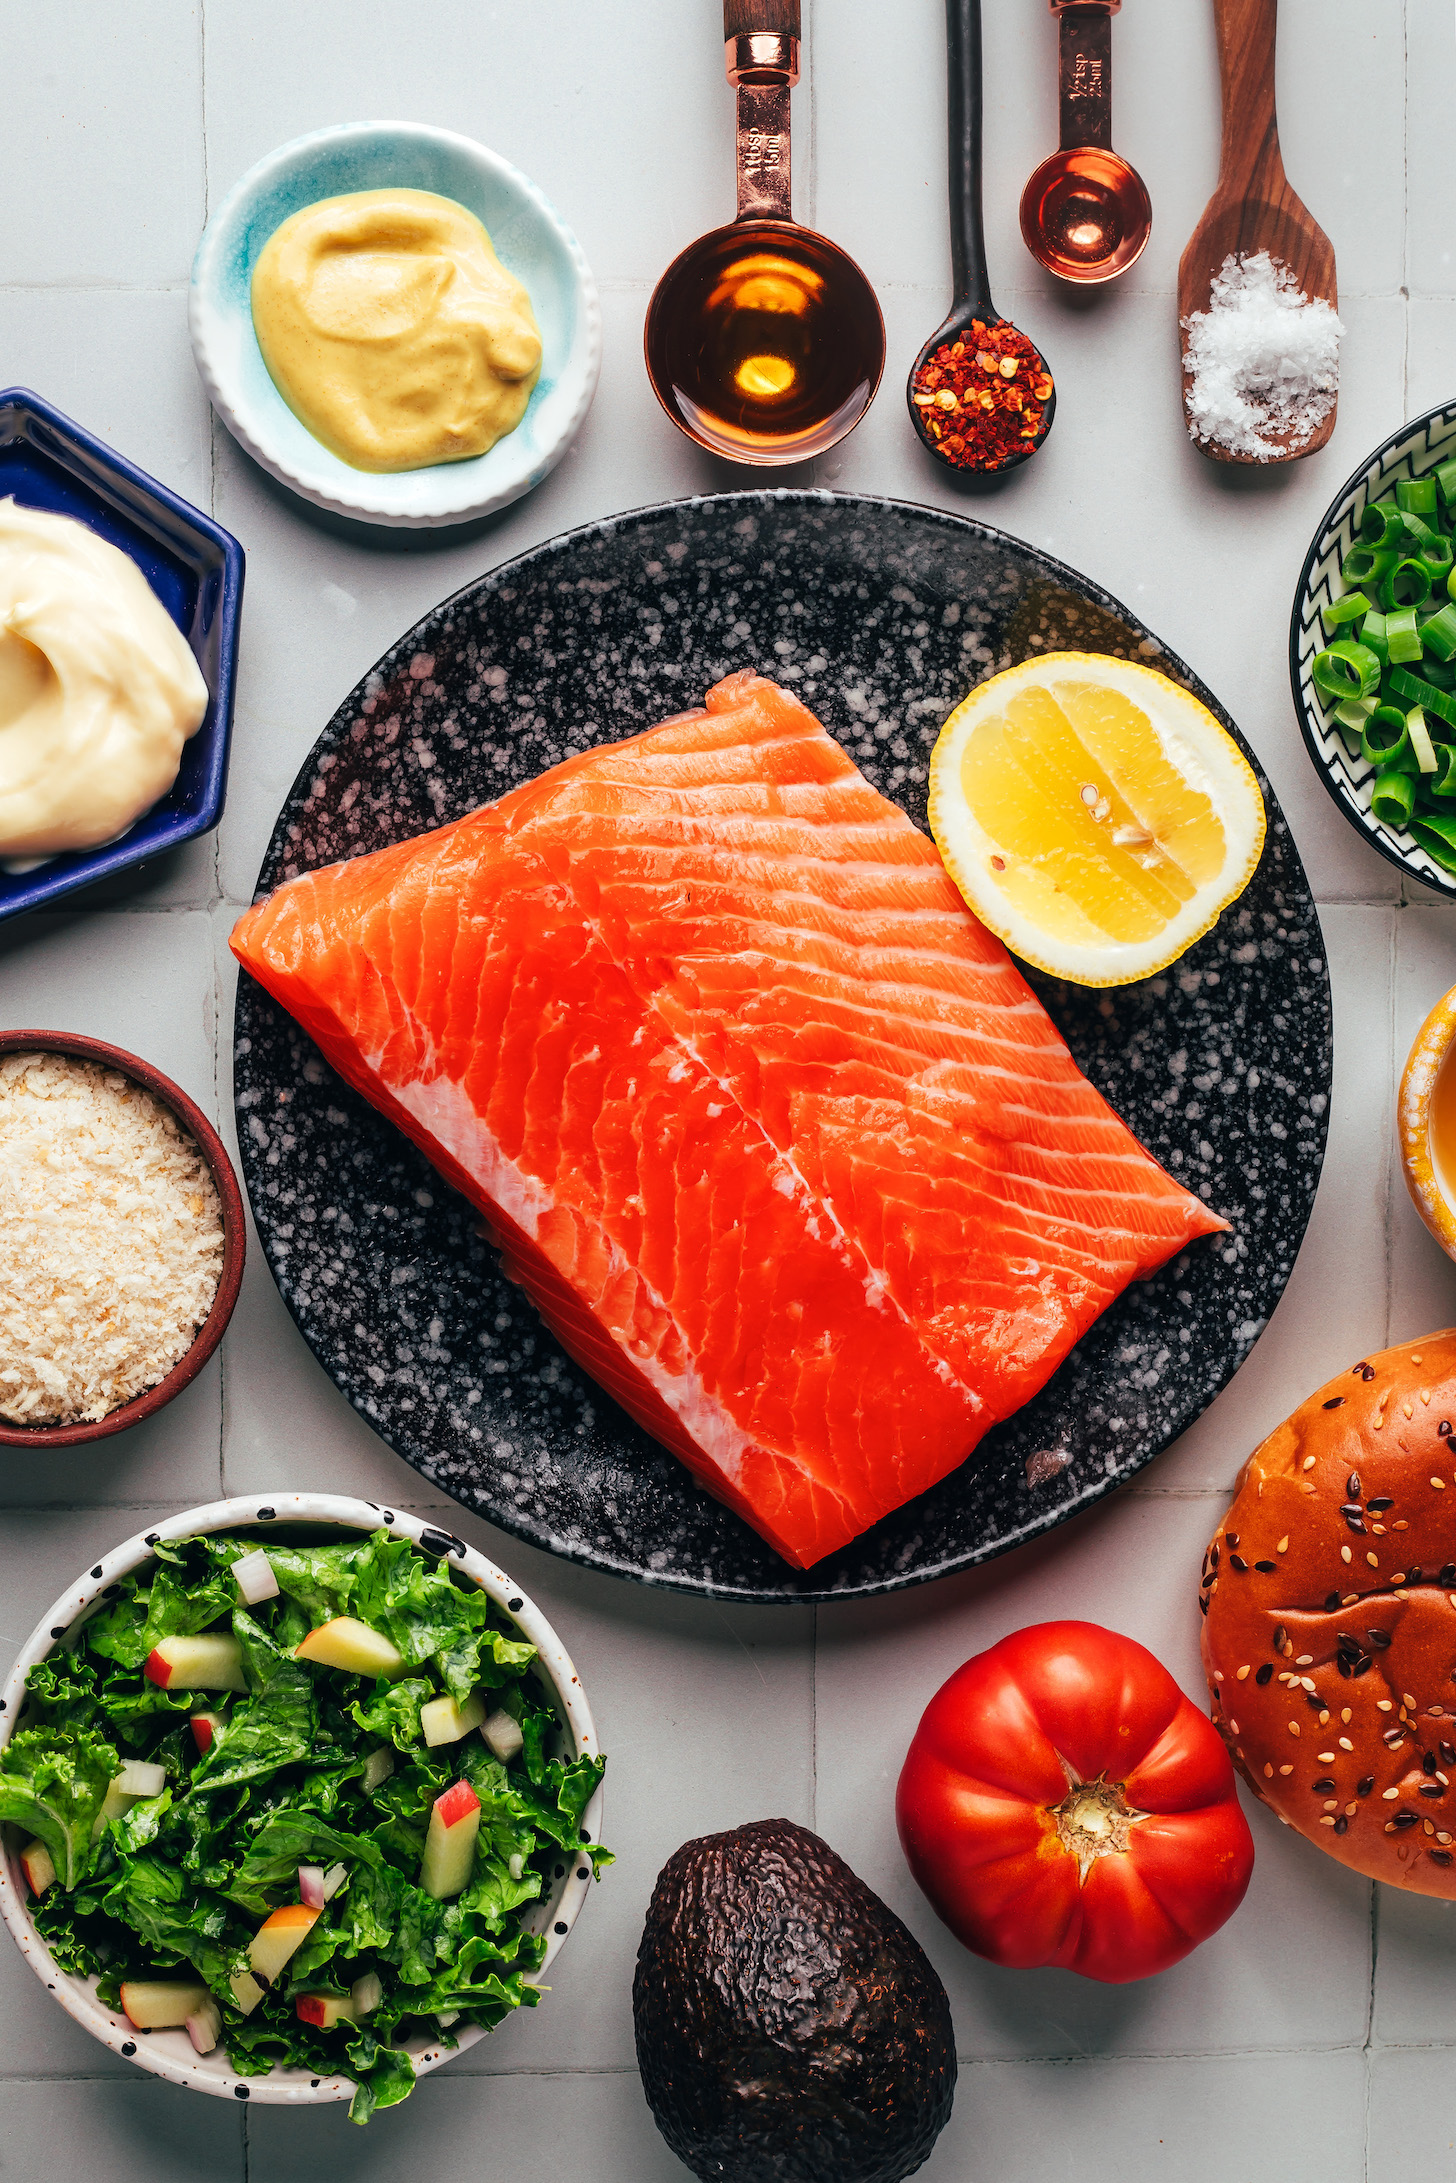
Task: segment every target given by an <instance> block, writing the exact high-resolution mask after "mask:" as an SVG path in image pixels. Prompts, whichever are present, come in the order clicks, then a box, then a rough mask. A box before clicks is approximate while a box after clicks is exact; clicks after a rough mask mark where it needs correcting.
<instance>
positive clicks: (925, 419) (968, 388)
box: [910, 318, 1052, 470]
mask: <svg viewBox="0 0 1456 2183" xmlns="http://www.w3.org/2000/svg"><path fill="white" fill-rule="evenodd" d="M1051 397H1052V376H1051V373H1050V372H1049V371H1048V370H1047V368H1046V364H1045V362H1044V360H1043V358H1042V356H1041V354H1040V352H1039V351H1038V350H1037V349H1036V348H1035V347H1034V345H1033V344H1032V343H1031V342H1030V341H1028V340H1027V338H1026V336H1025V334H1024V333H1020V332H1019V331H1018V330H1017V328H1016V327H1015V326H1013V325H1012V324H1011V323H1010V321H1009V320H1008V319H1004V318H998V319H995V320H993V321H992V322H991V323H989V324H983V323H982V321H981V320H980V319H973V320H972V321H971V328H970V334H969V336H968V337H966V338H962V339H961V340H958V341H953V342H952V341H947V342H943V343H942V344H941V346H940V347H939V348H938V349H936V350H934V351H933V352H932V353H931V355H930V356H929V357H927V359H926V361H925V362H924V363H923V364H922V365H921V367H920V369H919V371H918V372H917V373H916V375H915V383H914V385H913V387H912V388H911V394H910V398H911V400H912V401H913V402H914V404H915V406H916V408H917V409H918V410H919V411H920V414H921V421H922V423H923V424H924V427H925V430H926V432H927V433H928V434H929V436H930V438H931V439H932V440H933V441H934V442H935V445H936V447H937V449H938V451H939V452H940V453H941V454H942V455H944V456H946V457H947V459H948V460H949V461H951V462H953V463H954V464H955V465H956V467H957V468H958V469H961V470H1000V469H1001V468H1002V467H1003V466H1004V465H1005V463H1006V462H1007V461H1008V460H1009V459H1010V458H1011V457H1012V456H1014V455H1017V454H1021V453H1024V452H1025V451H1026V447H1027V443H1028V442H1029V441H1030V442H1032V443H1034V442H1035V441H1037V440H1039V439H1040V438H1041V433H1042V421H1043V415H1044V405H1045V404H1046V403H1047V402H1049V401H1050V400H1051Z"/></svg>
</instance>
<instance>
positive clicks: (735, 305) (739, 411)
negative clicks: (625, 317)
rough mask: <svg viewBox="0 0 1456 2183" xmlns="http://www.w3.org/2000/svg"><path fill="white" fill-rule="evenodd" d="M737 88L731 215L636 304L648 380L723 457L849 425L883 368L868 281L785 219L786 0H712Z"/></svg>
mask: <svg viewBox="0 0 1456 2183" xmlns="http://www.w3.org/2000/svg"><path fill="white" fill-rule="evenodd" d="M723 37H724V46H725V59H726V63H727V72H728V81H729V82H730V83H731V84H732V85H733V87H734V89H735V90H736V92H737V94H738V143H737V151H738V217H737V219H736V220H734V221H733V222H732V223H731V225H729V226H728V227H719V228H714V229H713V231H712V232H711V233H710V234H707V235H703V236H700V237H699V239H698V240H697V242H695V243H690V244H689V246H688V248H687V249H686V250H684V251H683V252H682V253H681V254H680V255H679V256H678V257H676V258H674V260H673V262H672V264H671V265H670V266H669V267H668V269H667V271H666V272H665V273H664V274H663V276H662V278H661V280H660V281H659V282H658V284H657V287H656V289H655V290H654V292H653V296H652V301H651V302H650V303H649V305H648V307H647V324H646V327H645V330H644V348H645V350H646V357H647V376H648V378H649V379H650V380H651V382H652V391H653V393H654V394H655V395H656V396H657V399H658V401H659V402H661V404H662V406H663V408H664V409H665V410H666V411H667V414H668V416H669V417H671V419H672V421H673V423H674V424H675V425H676V426H677V427H678V429H679V430H680V431H682V432H685V433H686V434H687V436H688V438H689V439H691V440H696V441H697V443H698V445H699V446H700V447H706V448H708V449H710V450H711V451H712V453H714V454H717V455H727V456H730V457H731V458H732V459H733V460H734V461H736V462H750V463H764V464H767V463H786V462H803V461H805V460H806V459H807V458H808V457H809V456H811V455H818V454H822V453H823V452H824V450H825V449H826V448H829V447H832V446H833V445H834V443H835V442H836V440H842V439H843V438H844V436H845V434H846V433H847V432H852V431H853V430H854V427H855V426H856V425H857V424H858V423H859V420H860V418H861V417H862V416H863V415H864V413H865V411H866V410H867V409H868V408H869V406H870V403H871V402H872V401H873V400H874V397H875V390H876V388H877V387H878V386H879V383H880V375H881V373H882V372H883V370H884V368H885V323H884V320H883V318H882V317H881V315H880V307H879V304H878V303H877V301H876V300H875V292H874V290H873V288H871V286H870V284H869V282H868V281H867V280H866V279H865V276H864V274H863V273H862V272H861V271H860V269H859V267H858V266H857V265H856V264H855V262H854V260H853V258H851V257H850V256H849V255H848V254H847V253H846V252H845V251H843V250H841V249H840V248H839V246H838V244H837V243H832V242H830V241H829V240H828V239H827V238H826V237H825V236H823V235H816V234H815V233H814V231H813V229H812V228H807V227H800V226H799V225H798V224H797V222H796V221H795V220H794V217H793V206H792V188H791V159H790V133H789V94H790V92H791V90H792V89H793V86H794V85H795V84H796V83H797V82H798V80H799V0H723Z"/></svg>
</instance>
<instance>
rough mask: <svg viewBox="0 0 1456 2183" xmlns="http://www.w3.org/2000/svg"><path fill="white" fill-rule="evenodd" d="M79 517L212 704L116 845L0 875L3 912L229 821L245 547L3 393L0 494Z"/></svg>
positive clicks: (64, 420)
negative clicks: (156, 615) (164, 628)
mask: <svg viewBox="0 0 1456 2183" xmlns="http://www.w3.org/2000/svg"><path fill="white" fill-rule="evenodd" d="M12 498H13V499H15V500H18V501H19V502H21V504H22V505H23V506H25V507H28V508H46V509H49V510H50V512H51V513H52V514H53V515H69V516H74V517H75V518H76V520H77V521H78V522H80V523H84V524H85V525H86V526H87V528H88V529H89V530H93V531H95V532H96V533H97V534H98V536H99V537H102V538H104V539H105V540H106V541H107V543H108V544H109V545H113V546H116V547H118V548H119V549H120V551H121V552H122V553H124V554H127V555H128V556H129V557H130V559H132V560H133V561H135V562H136V564H137V566H138V568H139V569H140V570H141V572H142V574H143V575H144V576H145V577H146V580H147V582H148V583H149V584H150V585H151V587H152V589H153V591H154V592H155V593H156V594H157V597H158V598H159V599H160V600H161V602H162V604H163V606H165V607H166V609H167V612H168V613H169V614H170V615H171V617H172V619H173V621H174V622H175V623H176V624H177V627H178V628H179V629H180V630H181V631H182V634H183V635H184V636H185V637H186V639H187V642H188V643H189V644H190V645H191V647H192V651H193V653H194V655H195V657H196V660H197V664H198V666H199V667H200V668H201V669H202V675H203V680H204V681H205V682H206V684H207V689H208V706H207V711H206V713H205V714H204V716H203V721H202V726H201V727H200V728H199V729H198V731H197V733H196V734H195V735H194V736H192V737H191V738H190V740H189V741H188V742H187V743H186V744H185V745H184V747H183V752H182V765H181V769H180V770H179V772H178V775H177V778H176V780H175V781H174V782H173V783H172V786H171V788H170V789H169V790H168V792H167V794H166V795H165V796H164V797H163V798H162V800H161V802H160V803H155V804H153V806H152V808H151V810H150V811H146V812H143V814H142V816H141V817H140V818H139V819H138V820H137V822H136V824H135V825H134V826H132V827H130V828H128V830H127V832H126V833H125V834H123V835H122V837H121V839H120V840H119V841H111V842H107V843H106V844H105V846H104V847H102V848H99V849H80V850H76V851H73V852H68V853H67V854H66V855H64V856H57V857H51V858H49V859H48V860H47V861H46V862H45V863H44V864H41V865H39V866H37V868H36V869H35V870H33V871H29V872H24V873H15V872H5V871H0V919H3V918H6V917H18V916H19V915H20V913H21V911H22V910H33V909H38V908H39V907H40V905H41V904H42V903H45V902H54V901H56V900H57V899H58V898H59V897H60V896H61V895H66V894H71V893H73V892H74V891H75V889H76V888H77V887H89V886H90V885H91V884H92V882H93V881H95V880H98V879H106V878H109V877H110V875H111V874H112V873H113V872H121V871H125V870H126V869H127V868H128V866H130V865H133V864H141V863H143V862H144V861H145V860H146V859H147V858H149V857H155V856H160V855H161V854H162V853H163V852H164V851H165V850H168V849H176V848H179V847H180V846H181V844H182V843H183V842H184V841H192V840H194V839H195V837H196V836H197V835H198V834H206V833H208V832H210V831H211V829H212V828H213V827H214V826H216V824H217V822H218V820H219V819H220V818H221V817H222V806H223V797H224V794H225V792H226V789H227V765H228V744H229V742H230V740H231V737H232V726H233V687H234V683H235V682H236V679H237V636H238V612H239V609H240V607H241V605H242V598H243V549H242V547H241V546H240V545H239V544H238V542H237V540H236V539H235V538H234V537H233V536H232V535H231V533H230V532H228V531H225V530H223V529H222V527H221V525H220V524H217V523H214V522H213V520H212V518H211V517H210V516H206V515H204V514H203V513H202V511H201V509H200V508H193V507H191V506H189V504H188V503H187V502H186V501H185V500H179V499H178V497H177V495H176V494H175V493H169V492H168V490H167V488H166V486H165V485H159V484H158V483H157V481H156V479H155V478H150V477H148V476H147V474H146V472H145V471H144V470H138V469H137V467H136V465H135V464H134V463H130V462H128V461H127V460H126V459H125V457H124V456H121V455H118V454H116V453H114V452H113V450H112V449H111V448H109V447H106V446H104V445H103V444H102V442H101V441H100V440H97V439H93V437H92V436H91V434H90V433H89V432H84V431H83V430H82V429H81V427H80V425H78V424H73V423H72V421H71V419H70V418H69V417H64V416H62V414H61V412H60V411H59V410H58V409H52V408H51V406H50V404H49V403H48V402H43V401H41V399H40V398H39V396H38V395H35V394H31V393H29V392H28V391H27V390H26V389H25V388H24V387H7V388H4V389H3V390H0V500H5V499H12Z"/></svg>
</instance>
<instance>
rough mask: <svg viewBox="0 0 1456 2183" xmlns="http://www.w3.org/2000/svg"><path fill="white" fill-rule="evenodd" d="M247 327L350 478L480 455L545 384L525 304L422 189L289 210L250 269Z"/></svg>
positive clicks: (491, 259)
mask: <svg viewBox="0 0 1456 2183" xmlns="http://www.w3.org/2000/svg"><path fill="white" fill-rule="evenodd" d="M253 326H254V329H255V331H256V333H257V336H258V346H259V348H260V349H261V350H262V352H263V361H264V363H265V364H266V365H267V366H268V370H269V372H270V373H271V374H272V378H273V383H274V385H275V386H276V387H277V389H278V391H279V393H280V394H281V395H282V396H283V399H284V401H285V402H287V404H288V406H289V408H290V409H291V410H292V411H293V413H294V415H295V416H296V417H297V418H298V419H299V421H300V423H302V424H304V425H306V426H307V427H308V429H309V431H310V432H311V433H312V434H313V436H314V438H315V439H316V440H321V441H322V442H323V444H324V446H325V447H327V448H329V449H331V450H332V452H333V453H334V454H336V455H337V456H339V457H340V459H341V460H342V461H344V462H347V463H349V464H350V465H351V466H352V467H353V468H354V469H356V470H419V469H423V468H425V467H427V466H428V465H430V464H432V463H437V462H458V461H460V460H462V459H463V458H464V457H466V456H469V455H483V454H484V453H485V452H486V450H487V449H488V448H491V447H494V445H495V443H496V441H497V440H498V439H500V438H501V437H502V435H503V434H505V433H507V432H513V431H514V430H515V428H516V426H517V425H518V424H519V423H520V421H521V419H522V417H523V416H524V415H525V413H526V404H527V402H529V400H530V398H531V389H532V388H533V387H534V386H535V384H536V381H537V379H538V378H539V377H540V373H541V336H540V333H539V331H538V329H537V326H536V319H535V314H534V312H533V311H532V309H531V299H530V297H529V296H528V295H527V293H526V291H525V289H524V288H523V287H522V285H521V283H520V282H519V281H518V280H517V279H516V277H515V275H514V274H513V273H508V272H507V271H506V269H505V267H504V266H503V265H502V264H501V262H500V259H499V258H498V257H497V256H496V254H495V251H494V249H493V248H492V246H491V240H490V237H489V235H487V233H486V231H485V229H484V228H483V227H482V226H481V224H480V222H479V220H477V219H476V217H475V215H474V213H473V212H467V211H466V209H465V207H464V206H463V205H457V204H456V203H455V201H454V199H453V198H449V197H437V196H435V195H434V194H433V193H432V192H431V191H429V190H412V189H398V190H360V191H358V192H356V193H355V194H354V195H352V196H349V197H326V198H324V199H323V200H322V201H321V202H320V203H318V204H316V205H306V206H305V207H304V209H303V211H302V212H295V213H294V214H293V216H292V218H291V219H288V220H285V221H284V223H283V225H282V226H281V227H280V228H278V229H277V230H276V231H275V233H273V234H272V235H270V236H269V238H268V241H267V243H266V244H265V245H264V248H263V252H262V255H261V256H260V258H259V259H258V263H257V265H256V266H255V267H254V269H253Z"/></svg>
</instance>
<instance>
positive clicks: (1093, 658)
mask: <svg viewBox="0 0 1456 2183" xmlns="http://www.w3.org/2000/svg"><path fill="white" fill-rule="evenodd" d="M1264 824H1265V822H1264V799H1263V797H1262V796H1261V795H1260V793H1259V784H1258V782H1257V781H1256V780H1255V779H1254V775H1253V772H1252V771H1251V769H1250V767H1249V765H1248V762H1247V760H1246V759H1245V758H1244V756H1243V753H1242V752H1241V751H1240V749H1239V747H1238V745H1237V744H1236V743H1235V742H1234V740H1233V738H1232V736H1230V735H1227V734H1226V733H1225V732H1224V730H1223V729H1222V728H1221V727H1220V726H1219V724H1218V722H1217V721H1216V720H1215V719H1214V717H1213V714H1212V713H1211V712H1210V711H1209V710H1208V708H1207V706H1206V705H1200V704H1199V702H1198V700H1197V698H1196V697H1190V696H1189V694H1188V692H1187V691H1186V690H1181V689H1179V687H1178V685H1177V683H1176V682H1170V681H1169V680H1168V678H1167V676H1166V675H1160V674H1158V673H1157V672H1156V671H1155V670H1154V669H1153V668H1151V667H1138V666H1134V665H1133V663H1132V662H1131V661H1130V660H1124V659H1112V658H1110V657H1108V656H1106V655H1104V654H1101V653H1089V652H1048V653H1045V654H1043V655H1042V656H1041V657H1040V658H1036V659H1029V660H1024V661H1023V662H1022V664H1021V665H1020V666H1019V667H1012V668H1008V670H1007V671H1006V673H1005V674H1001V675H993V676H992V677H991V679H990V681H989V682H983V683H982V684H981V685H980V687H979V689H975V690H973V691H972V692H971V694H970V696H969V697H968V698H967V699H966V700H965V702H964V704H962V705H958V706H957V707H956V709H955V711H954V712H953V713H952V714H951V716H950V718H949V720H947V722H946V724H945V726H944V727H943V728H942V729H941V731H940V739H939V741H938V742H937V743H936V746H935V750H934V752H933V754H932V756H931V760H930V830H931V832H932V833H933V834H934V836H935V839H936V843H937V845H938V847H939V849H940V853H941V855H942V856H943V857H944V859H945V862H946V866H947V868H948V870H949V872H950V875H951V877H952V878H953V879H954V881H955V883H956V885H957V886H958V887H959V888H960V891H961V893H962V894H963V895H964V896H965V898H966V900H967V902H968V903H969V904H970V906H971V908H972V909H973V910H974V911H975V913H976V915H977V916H978V917H979V918H980V920H981V922H982V924H984V925H989V927H990V928H991V930H992V932H994V933H996V934H997V935H998V936H999V937H1000V938H1001V939H1002V940H1004V941H1005V942H1006V945H1007V946H1008V947H1009V948H1010V949H1011V950H1012V952H1013V953H1014V954H1017V955H1020V956H1022V957H1024V958H1025V960H1026V961H1027V962H1029V963H1034V964H1035V965H1036V966H1037V968H1038V969H1040V970H1047V971H1050V972H1051V973H1052V974H1053V976H1055V977H1058V978H1070V979H1072V980H1073V981H1074V982H1075V983H1076V984H1078V985H1127V984H1129V983H1130V982H1131V981H1132V980H1133V979H1135V978H1147V977H1151V976H1152V974H1153V973H1154V972H1155V971H1158V970H1163V969H1165V968H1166V967H1167V965H1168V964H1169V963H1171V962H1174V961H1176V959H1177V958H1178V956H1180V955H1181V954H1182V953H1183V952H1184V950H1185V948H1188V947H1191V946H1192V944H1193V942H1194V941H1195V940H1196V939H1197V938H1198V937H1199V935H1200V934H1201V933H1205V932H1207V930H1208V928H1209V926H1210V925H1212V924H1214V923H1215V922H1216V920H1217V919H1218V918H1219V916H1220V915H1221V914H1222V912H1223V911H1224V910H1226V909H1227V908H1228V905H1229V903H1230V902H1232V901H1233V900H1234V898H1235V896H1236V895H1239V894H1241V893H1242V892H1243V890H1244V888H1245V887H1246V886H1247V885H1248V883H1249V881H1250V879H1252V877H1253V875H1254V868H1255V866H1256V865H1257V864H1258V861H1259V856H1260V852H1261V851H1262V849H1263V846H1264Z"/></svg>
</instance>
